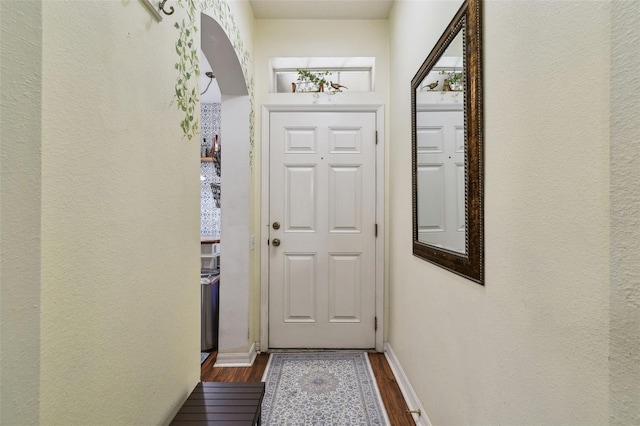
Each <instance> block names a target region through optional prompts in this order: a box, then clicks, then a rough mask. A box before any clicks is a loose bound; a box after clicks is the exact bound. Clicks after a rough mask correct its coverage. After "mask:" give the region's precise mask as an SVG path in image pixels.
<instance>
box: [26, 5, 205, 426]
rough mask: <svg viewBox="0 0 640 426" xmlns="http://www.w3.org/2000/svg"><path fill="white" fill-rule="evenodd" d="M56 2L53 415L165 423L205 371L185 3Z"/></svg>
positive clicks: (49, 81)
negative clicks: (179, 49) (181, 97)
mask: <svg viewBox="0 0 640 426" xmlns="http://www.w3.org/2000/svg"><path fill="white" fill-rule="evenodd" d="M43 9H44V13H43V24H44V31H43V40H42V52H43V68H42V83H43V100H42V115H43V117H42V120H43V121H42V123H43V125H42V128H43V140H42V271H41V273H42V291H41V304H42V306H41V328H42V330H41V336H40V339H41V340H40V341H41V351H40V362H41V369H40V395H39V396H40V405H41V407H40V421H41V422H42V423H44V424H67V425H72V424H78V425H79V424H83V425H86V424H101V423H102V424H103V423H105V421H106V422H108V423H110V424H162V423H164V422H167V421H168V420H169V419H170V418H171V417H172V415H173V414H174V413H175V411H177V408H178V407H179V405H180V404H181V403H182V401H183V400H184V399H185V398H186V396H187V395H188V393H189V392H190V391H191V390H192V388H193V386H194V385H195V384H196V383H197V382H198V381H199V372H200V368H199V362H198V359H199V342H200V337H199V334H200V310H199V306H200V289H199V280H198V269H199V266H198V265H199V259H198V258H199V226H198V222H199V207H200V198H199V185H200V183H199V182H200V181H199V178H198V176H199V160H198V158H199V145H200V144H199V141H198V140H192V141H188V140H186V139H184V138H183V135H182V132H181V130H180V127H179V122H180V120H181V118H182V113H181V112H179V111H178V110H177V108H176V107H175V105H170V102H171V99H172V95H173V93H174V90H173V86H174V83H175V78H176V75H175V69H174V64H175V62H176V60H177V58H176V54H175V48H174V44H175V41H176V38H177V34H178V33H177V31H176V30H175V28H173V23H174V22H175V21H176V20H177V19H178V18H181V17H182V14H181V13H180V12H179V11H176V14H174V15H173V16H172V17H166V16H165V18H164V20H163V22H162V23H161V24H158V23H156V22H155V21H154V20H153V19H152V18H151V16H150V15H149V13H148V12H147V10H146V9H145V8H144V7H143V6H142V4H140V3H139V2H135V1H132V2H127V3H123V2H92V1H78V2H74V3H73V4H72V5H71V4H70V3H69V2H63V1H60V2H57V1H50V2H45V4H44V8H43ZM26 125H29V123H26ZM106 419H108V420H106Z"/></svg>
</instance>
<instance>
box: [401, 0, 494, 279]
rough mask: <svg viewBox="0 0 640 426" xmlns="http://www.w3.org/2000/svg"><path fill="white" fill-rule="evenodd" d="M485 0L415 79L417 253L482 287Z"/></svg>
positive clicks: (454, 26)
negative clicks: (482, 28)
mask: <svg viewBox="0 0 640 426" xmlns="http://www.w3.org/2000/svg"><path fill="white" fill-rule="evenodd" d="M481 35H482V34H481V0H466V1H465V2H464V3H463V4H462V6H461V7H460V9H459V10H458V12H457V13H456V15H455V17H454V18H453V20H452V21H451V23H450V24H449V26H448V27H447V29H446V30H445V31H444V33H443V34H442V36H441V37H440V39H439V40H438V42H437V43H436V45H435V47H434V48H433V50H432V51H431V53H430V54H429V56H428V57H427V59H426V60H425V61H424V63H423V64H422V66H421V67H420V69H419V70H418V72H417V73H416V75H415V77H414V78H413V79H412V81H411V125H412V144H411V146H412V186H413V254H414V255H415V256H417V257H420V258H422V259H424V260H427V261H429V262H432V263H434V264H436V265H438V266H441V267H443V268H445V269H447V270H449V271H451V272H454V273H456V274H458V275H461V276H463V277H465V278H468V279H470V280H472V281H474V282H477V283H479V284H482V285H484V241H483V234H484V219H483V210H484V200H483V181H484V176H483V157H484V156H483V140H482V137H483V130H482V78H481V71H482V69H481V63H482V60H481V59H482V56H481V48H482V47H481Z"/></svg>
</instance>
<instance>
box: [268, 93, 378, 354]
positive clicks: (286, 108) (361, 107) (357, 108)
mask: <svg viewBox="0 0 640 426" xmlns="http://www.w3.org/2000/svg"><path fill="white" fill-rule="evenodd" d="M324 111H326V112H375V113H376V131H377V132H378V145H377V146H376V223H377V224H378V238H376V272H375V273H376V301H375V304H376V306H375V309H376V317H377V318H378V330H377V331H376V332H375V336H376V337H375V340H376V342H375V349H376V351H378V352H382V351H383V349H384V259H385V252H384V248H385V244H384V242H385V226H384V223H385V218H384V200H385V186H384V182H385V167H384V165H385V137H384V135H385V128H384V120H385V118H384V105H380V104H354V105H326V104H321V105H318V104H314V105H309V104H304V105H299V104H289V105H272V104H267V105H263V106H262V199H261V203H262V209H261V211H262V215H261V220H260V222H261V225H260V226H261V227H262V232H261V233H260V235H261V238H260V259H261V262H260V263H261V264H260V293H261V309H260V312H261V314H260V350H261V351H263V352H266V351H268V350H269V246H268V245H267V241H268V239H269V225H270V224H269V158H270V156H269V126H270V114H271V112H324Z"/></svg>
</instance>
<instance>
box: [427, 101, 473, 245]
mask: <svg viewBox="0 0 640 426" xmlns="http://www.w3.org/2000/svg"><path fill="white" fill-rule="evenodd" d="M461 107H462V106H461V105H460V107H459V108H458V109H457V110H453V111H451V110H449V111H435V110H434V111H418V112H417V116H416V137H417V185H418V191H419V192H420V197H419V202H418V240H419V241H422V242H426V243H428V244H432V245H434V246H437V247H443V248H446V249H449V250H453V251H457V252H459V253H465V252H466V247H465V242H466V241H465V211H466V206H465V192H464V191H465V175H464V114H463V111H462V109H461Z"/></svg>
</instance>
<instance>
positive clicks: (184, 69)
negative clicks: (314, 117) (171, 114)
mask: <svg viewBox="0 0 640 426" xmlns="http://www.w3.org/2000/svg"><path fill="white" fill-rule="evenodd" d="M178 6H180V7H181V8H183V9H184V10H185V11H186V12H187V17H186V18H184V19H183V20H182V21H180V22H176V24H175V25H174V26H175V28H176V29H177V30H178V31H179V32H180V36H179V38H178V41H176V53H177V54H178V62H177V63H176V65H175V68H176V70H177V71H178V77H177V79H176V86H175V94H174V101H175V103H176V104H177V106H178V108H179V109H180V110H182V111H183V112H184V114H185V117H184V119H183V120H182V121H181V122H180V127H181V128H182V131H183V133H184V135H185V136H186V137H187V138H188V139H189V140H191V139H193V138H194V136H197V139H199V134H200V125H199V123H198V116H199V112H198V111H196V107H197V106H198V103H199V101H200V93H199V88H198V83H199V76H200V58H199V54H198V49H197V48H196V46H197V44H196V43H194V41H193V39H194V37H195V34H196V33H197V31H198V28H197V26H196V18H197V17H198V14H199V13H200V12H210V13H211V15H212V17H214V18H215V19H216V21H217V22H218V23H219V24H220V25H221V26H222V27H223V28H224V30H225V32H226V33H227V36H228V37H229V39H230V40H231V42H232V45H233V48H234V50H235V51H236V54H237V55H238V59H239V60H240V64H241V66H242V71H243V73H244V78H245V81H246V82H247V83H248V84H247V89H248V92H249V99H250V101H249V102H250V112H249V163H250V164H251V165H252V166H253V151H254V143H255V142H254V121H255V110H254V96H253V78H252V77H251V75H250V73H249V62H250V56H249V53H248V52H247V51H246V50H245V48H244V44H243V42H242V38H241V37H240V31H239V30H238V27H237V25H236V23H235V21H234V19H233V14H232V13H231V9H230V8H229V5H228V4H227V2H226V1H225V0H178Z"/></svg>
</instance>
